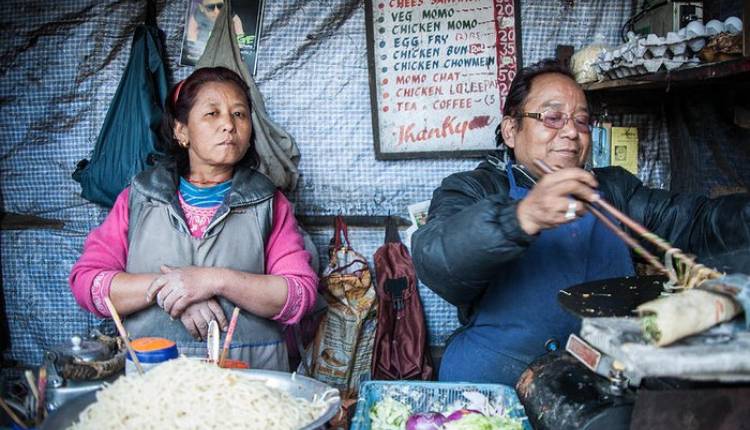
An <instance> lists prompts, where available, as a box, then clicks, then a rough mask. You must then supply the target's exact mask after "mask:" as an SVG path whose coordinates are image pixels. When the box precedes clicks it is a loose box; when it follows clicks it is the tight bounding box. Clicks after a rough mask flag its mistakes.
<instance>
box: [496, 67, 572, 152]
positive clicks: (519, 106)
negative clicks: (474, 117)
mask: <svg viewBox="0 0 750 430" xmlns="http://www.w3.org/2000/svg"><path fill="white" fill-rule="evenodd" d="M548 73H557V74H560V75H564V76H567V77H569V78H570V79H572V80H573V81H575V77H574V76H573V72H571V71H570V69H569V68H568V67H566V66H565V65H563V64H562V63H560V62H559V61H557V60H554V59H551V58H548V59H544V60H541V61H539V62H537V63H534V64H532V65H530V66H527V67H524V68H522V69H521V70H519V71H518V73H516V76H515V77H514V78H513V81H512V82H511V83H510V89H509V90H508V96H507V97H506V98H505V104H504V105H503V117H506V116H507V117H510V118H515V119H516V120H517V121H518V127H519V128H520V127H521V121H520V120H521V119H522V114H523V107H524V105H525V104H526V98H528V96H529V93H530V92H531V85H532V82H533V81H534V78H536V77H537V76H539V75H546V74H548ZM495 138H496V142H497V146H498V147H500V146H501V145H502V144H503V134H502V124H500V125H498V126H497V128H496V129H495Z"/></svg>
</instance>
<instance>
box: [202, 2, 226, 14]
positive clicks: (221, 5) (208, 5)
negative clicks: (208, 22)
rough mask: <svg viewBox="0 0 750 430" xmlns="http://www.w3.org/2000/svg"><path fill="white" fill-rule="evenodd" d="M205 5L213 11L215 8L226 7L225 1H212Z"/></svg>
mask: <svg viewBox="0 0 750 430" xmlns="http://www.w3.org/2000/svg"><path fill="white" fill-rule="evenodd" d="M205 7H206V9H208V10H210V11H211V12H213V11H214V10H215V9H218V10H221V8H223V7H224V3H211V4H207V5H206V6H205Z"/></svg>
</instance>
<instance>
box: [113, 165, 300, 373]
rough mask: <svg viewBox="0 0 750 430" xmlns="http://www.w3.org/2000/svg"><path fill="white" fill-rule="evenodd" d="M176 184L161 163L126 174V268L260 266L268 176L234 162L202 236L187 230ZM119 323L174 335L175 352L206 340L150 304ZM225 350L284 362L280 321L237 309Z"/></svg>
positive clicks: (137, 332)
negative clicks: (228, 184) (130, 179)
mask: <svg viewBox="0 0 750 430" xmlns="http://www.w3.org/2000/svg"><path fill="white" fill-rule="evenodd" d="M178 183H179V178H178V176H177V174H176V173H175V172H174V171H172V170H170V169H168V168H166V167H164V166H163V165H158V166H156V167H154V168H153V169H149V170H146V171H144V172H142V173H140V174H139V175H137V176H136V177H135V178H134V179H133V182H132V184H131V186H130V195H129V202H128V204H129V219H130V221H129V227H128V245H129V246H128V260H127V267H126V270H127V272H128V273H160V269H159V267H160V266H161V265H163V264H165V265H168V266H173V267H183V266H208V267H226V268H230V269H234V270H239V271H244V272H249V273H260V274H262V273H264V271H265V243H266V240H267V239H268V236H269V234H270V232H271V227H272V225H273V194H274V192H275V187H274V185H273V183H271V181H270V180H269V179H268V178H266V177H265V176H264V175H263V174H261V173H259V172H257V171H255V170H253V169H247V168H240V167H238V168H237V170H236V171H235V173H234V177H233V179H232V188H231V189H230V190H229V191H228V192H227V195H226V196H225V198H224V202H223V203H222V205H221V206H220V207H219V209H218V210H217V211H216V214H215V215H214V218H213V219H212V220H211V223H210V224H209V226H208V228H207V229H206V232H205V234H204V236H203V237H202V238H195V237H193V236H192V235H191V234H190V230H189V229H188V226H187V222H186V220H185V216H184V214H183V211H182V209H181V208H180V204H179V197H178V194H177V186H178V185H177V184H178ZM247 288H252V285H248V286H247ZM218 299H219V302H220V304H221V307H222V309H223V310H224V315H225V316H226V318H227V319H229V318H231V315H232V310H233V309H234V304H232V303H231V302H229V301H228V300H226V299H225V298H223V297H221V298H218ZM125 327H126V329H127V330H128V332H129V334H130V336H131V337H132V338H138V337H145V336H159V337H164V338H167V339H171V340H174V341H175V342H176V343H177V348H178V349H179V352H180V353H181V354H185V355H188V356H196V357H206V356H207V351H206V343H205V342H201V341H196V340H195V339H194V338H193V337H192V336H191V335H190V333H189V332H188V331H187V330H186V329H185V327H184V326H183V325H182V322H180V320H179V319H175V320H172V319H171V318H170V317H169V315H168V314H167V313H166V312H164V311H163V310H162V309H161V308H159V307H158V306H157V305H153V306H151V307H149V308H146V309H144V310H142V311H139V312H136V313H134V314H132V315H129V316H128V317H127V318H126V319H125ZM224 335H225V333H222V337H223V336H224ZM222 344H223V339H222ZM228 357H229V358H232V359H239V360H243V361H246V362H248V363H249V364H250V366H251V367H252V368H254V369H273V370H288V367H289V365H288V358H287V350H286V344H285V343H284V339H283V336H282V330H281V326H280V324H278V323H276V322H274V321H271V320H269V319H266V318H263V317H259V316H255V315H253V314H251V313H249V312H246V311H244V310H243V311H241V312H240V316H239V318H238V321H237V327H236V329H235V332H234V336H233V337H232V347H231V349H230V352H229V355H228Z"/></svg>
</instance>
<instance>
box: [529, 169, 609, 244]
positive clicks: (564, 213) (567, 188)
mask: <svg viewBox="0 0 750 430" xmlns="http://www.w3.org/2000/svg"><path fill="white" fill-rule="evenodd" d="M597 186H598V183H597V181H596V179H595V178H594V175H592V174H591V173H589V172H587V171H585V170H583V169H579V168H566V169H561V170H558V171H556V172H552V173H549V174H546V175H544V176H543V177H542V178H541V179H540V180H539V182H537V184H536V185H534V188H532V189H531V191H529V194H528V195H527V196H526V197H525V198H524V199H523V200H521V202H520V203H519V204H518V208H517V210H516V216H517V217H518V222H519V223H520V225H521V228H522V229H523V230H524V231H525V232H526V233H528V234H531V235H534V234H537V233H539V232H540V231H541V230H546V229H549V228H553V227H556V226H558V225H561V224H565V223H568V222H571V221H573V220H575V219H576V218H577V217H580V216H582V215H583V214H584V213H585V212H586V209H585V208H584V205H583V204H582V203H580V202H578V201H577V200H576V199H578V200H583V201H587V202H594V201H596V200H597V199H598V198H599V194H598V193H597V192H596V187H597ZM571 197H574V198H575V199H574V198H571Z"/></svg>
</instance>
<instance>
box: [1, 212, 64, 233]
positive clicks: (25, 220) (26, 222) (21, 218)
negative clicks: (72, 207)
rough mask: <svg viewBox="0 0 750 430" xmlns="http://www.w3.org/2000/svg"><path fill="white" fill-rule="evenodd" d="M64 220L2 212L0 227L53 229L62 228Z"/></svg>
mask: <svg viewBox="0 0 750 430" xmlns="http://www.w3.org/2000/svg"><path fill="white" fill-rule="evenodd" d="M63 227H65V222H63V221H60V220H57V219H47V218H41V217H38V216H35V215H25V214H16V213H11V212H2V213H1V214H0V229H2V230H30V229H39V228H41V229H53V230H62V229H63Z"/></svg>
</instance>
